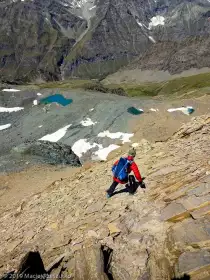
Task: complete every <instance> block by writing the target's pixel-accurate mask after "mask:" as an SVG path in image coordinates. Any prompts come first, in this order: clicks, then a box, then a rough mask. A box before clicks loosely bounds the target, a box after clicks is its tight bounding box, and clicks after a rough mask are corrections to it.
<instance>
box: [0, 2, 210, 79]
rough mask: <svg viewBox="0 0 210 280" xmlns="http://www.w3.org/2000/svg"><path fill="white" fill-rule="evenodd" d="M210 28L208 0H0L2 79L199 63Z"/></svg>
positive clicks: (205, 63)
mask: <svg viewBox="0 0 210 280" xmlns="http://www.w3.org/2000/svg"><path fill="white" fill-rule="evenodd" d="M209 33H210V2H209V1H208V0H194V1H193V0H191V1H190V0H148V1H145V0H33V1H32V0H1V1H0V38H1V40H0V69H1V80H3V81H10V82H11V81H16V82H18V81H19V82H20V81H22V82H25V81H30V80H37V79H44V80H57V79H63V78H68V77H86V78H103V77H105V76H106V75H107V74H110V73H113V72H115V71H117V70H118V69H119V68H120V67H121V66H124V65H127V64H128V63H130V62H133V61H135V63H134V64H133V67H140V68H148V69H164V70H165V69H167V70H169V71H170V72H171V73H177V72H179V71H182V70H186V69H189V68H191V67H197V68H201V67H205V66H209V61H208V59H206V58H207V56H208V50H209V49H210V39H209ZM171 57H173V60H171Z"/></svg>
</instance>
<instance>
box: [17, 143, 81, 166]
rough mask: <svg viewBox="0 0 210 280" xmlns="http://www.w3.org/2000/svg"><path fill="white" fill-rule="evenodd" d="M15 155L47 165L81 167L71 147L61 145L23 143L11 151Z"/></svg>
mask: <svg viewBox="0 0 210 280" xmlns="http://www.w3.org/2000/svg"><path fill="white" fill-rule="evenodd" d="M13 151H14V152H16V153H17V154H20V155H23V156H25V157H27V158H28V159H30V158H31V160H33V159H35V158H34V157H36V158H37V160H38V159H39V158H40V160H41V161H44V162H45V163H49V164H69V165H71V166H81V162H80V160H79V157H78V156H77V155H76V154H75V153H74V152H73V151H72V149H71V147H70V146H68V145H65V144H62V143H54V142H49V141H35V142H32V143H25V144H22V145H20V146H18V147H15V148H14V149H13Z"/></svg>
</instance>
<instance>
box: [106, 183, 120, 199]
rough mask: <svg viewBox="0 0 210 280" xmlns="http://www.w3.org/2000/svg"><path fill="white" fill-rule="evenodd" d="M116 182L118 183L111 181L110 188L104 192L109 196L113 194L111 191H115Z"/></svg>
mask: <svg viewBox="0 0 210 280" xmlns="http://www.w3.org/2000/svg"><path fill="white" fill-rule="evenodd" d="M118 184H119V183H118V182H115V181H113V183H112V184H111V186H110V188H109V189H108V190H107V191H106V192H107V193H108V194H109V195H110V196H111V195H112V194H113V192H114V191H115V189H116V187H117V185H118Z"/></svg>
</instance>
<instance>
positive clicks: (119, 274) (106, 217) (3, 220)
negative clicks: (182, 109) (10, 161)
mask: <svg viewBox="0 0 210 280" xmlns="http://www.w3.org/2000/svg"><path fill="white" fill-rule="evenodd" d="M209 117H210V116H203V117H197V118H195V119H193V120H192V122H191V123H188V124H187V125H184V126H183V127H182V128H181V129H180V130H179V131H178V132H177V133H176V134H175V135H174V136H173V137H171V138H170V139H169V140H167V141H166V142H163V143H162V142H158V143H156V144H153V145H152V148H151V149H148V148H145V149H141V148H138V147H137V154H139V155H141V157H140V158H138V156H137V159H136V162H137V164H138V165H139V166H140V167H143V170H144V174H142V175H143V176H145V177H146V179H145V184H146V189H145V190H143V189H141V188H139V189H138V190H137V192H136V194H135V195H133V196H130V195H128V194H127V193H120V194H118V195H114V196H113V197H111V198H110V199H109V200H107V199H106V196H105V193H104V192H105V190H106V189H107V186H109V185H110V180H111V174H110V173H109V172H110V171H109V170H110V169H111V166H112V161H108V162H105V163H98V164H96V165H94V168H92V172H90V170H88V169H87V170H86V169H85V168H84V169H82V170H80V171H79V172H78V174H76V176H71V177H69V178H65V179H63V180H60V181H57V182H58V183H57V184H56V185H55V184H54V183H53V184H51V185H50V186H49V187H48V188H47V189H45V190H43V191H41V192H40V193H39V194H38V195H32V196H31V197H30V198H28V199H27V200H26V201H25V202H24V204H22V201H19V200H18V199H17V200H13V203H12V202H11V203H9V204H8V205H6V204H5V207H2V208H0V209H1V212H0V224H1V231H0V237H1V238H0V248H1V252H0V272H1V273H4V272H6V271H11V270H13V269H15V268H16V267H17V266H18V264H19V262H20V259H21V257H22V256H23V255H25V253H26V251H29V250H32V248H34V247H37V246H38V248H39V251H40V253H41V255H42V258H43V261H44V264H45V265H46V266H47V265H49V264H51V263H52V262H53V261H54V260H56V259H57V257H58V256H61V255H62V254H65V253H67V254H68V255H69V256H70V257H69V259H67V260H65V257H64V259H63V260H62V261H61V263H60V264H59V267H58V270H57V268H55V269H56V270H55V273H58V274H61V275H64V279H66V278H65V274H66V275H67V274H68V275H73V276H72V277H73V280H75V279H79V280H80V279H85V280H88V279H107V277H108V276H107V274H108V273H111V274H112V277H113V279H114V280H123V279H126V280H129V279H130V280H139V279H141V280H142V279H149V280H158V279H160V280H163V279H164V280H169V279H171V278H172V277H174V276H179V275H180V273H184V272H186V273H190V274H191V275H192V277H194V278H192V280H197V279H200V280H201V279H202V280H204V279H205V280H206V279H208V278H204V276H205V277H208V276H209V275H208V273H209V268H208V266H209V258H210V257H209V252H208V249H209V234H210V226H209V224H210V218H209V214H208V211H207V210H206V209H207V208H205V207H207V206H205V205H206V204H205V203H206V202H208V201H209V194H208V184H209V175H208V172H209V171H210V166H209V164H208V161H209V158H208V156H207V155H209V154H210V141H209V140H210V139H209V135H210V123H209V122H208V118H209ZM192 127H193V129H192ZM145 143H146V142H145ZM99 178H103V180H100V184H96V181H97V182H98V179H99ZM167 197H168V198H169V199H168V200H167ZM10 201H11V200H10ZM168 202H169V204H167V203H168ZM21 205H22V207H20V206H21ZM200 206H202V207H200ZM196 208H197V209H196ZM196 211H205V217H202V216H203V213H204V212H202V213H201V212H196ZM17 213H18V215H17ZM191 215H192V216H193V215H194V216H195V217H196V220H193V219H191V218H190V216H191ZM168 221H169V222H168ZM171 221H173V222H174V221H175V222H176V223H175V224H174V223H171ZM110 224H114V225H115V226H116V228H117V229H114V232H116V233H118V232H119V231H120V234H116V235H115V234H114V235H113V236H112V234H111V235H110V233H111V231H112V229H111V230H110ZM92 238H95V239H94V241H90V240H92ZM103 246H106V247H107V248H109V250H110V251H112V258H111V262H110V263H109V265H108V263H107V259H109V258H108V257H107V259H106V258H104V259H103V254H102V250H101V248H102V247H103ZM178 254H179V255H178ZM179 256H180V257H179ZM178 257H179V258H178ZM183 259H185V262H184V261H183ZM193 259H196V260H197V261H196V263H195V262H194V261H193ZM82 260H83V261H82ZM103 261H104V262H105V266H106V269H104V267H103ZM109 261H110V259H109ZM177 264H178V267H179V270H178V271H177V272H175V273H173V271H175V270H174V269H175V267H176V265H177ZM194 275H198V276H199V277H201V278H195V277H197V276H194ZM202 275H204V276H202ZM206 275H207V276H206ZM202 277H203V278H202Z"/></svg>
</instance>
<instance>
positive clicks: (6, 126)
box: [0, 123, 11, 130]
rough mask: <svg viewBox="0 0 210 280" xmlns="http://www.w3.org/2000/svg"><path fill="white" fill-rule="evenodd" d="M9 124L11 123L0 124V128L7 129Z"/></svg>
mask: <svg viewBox="0 0 210 280" xmlns="http://www.w3.org/2000/svg"><path fill="white" fill-rule="evenodd" d="M10 126H11V123H9V124H4V125H0V130H4V129H7V128H9V127H10Z"/></svg>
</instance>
